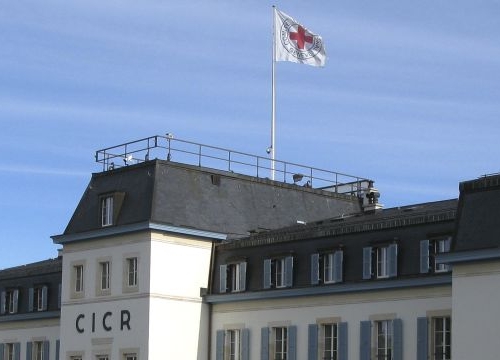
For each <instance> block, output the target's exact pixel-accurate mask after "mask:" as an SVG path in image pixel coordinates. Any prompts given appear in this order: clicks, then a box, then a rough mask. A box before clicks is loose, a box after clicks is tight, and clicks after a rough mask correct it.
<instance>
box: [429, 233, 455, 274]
mask: <svg viewBox="0 0 500 360" xmlns="http://www.w3.org/2000/svg"><path fill="white" fill-rule="evenodd" d="M450 246H451V236H448V237H445V238H439V239H435V240H432V250H433V254H432V255H433V263H434V264H433V267H432V268H433V270H434V272H435V273H444V272H448V271H450V270H451V268H450V265H448V264H438V263H437V261H436V256H438V255H440V254H445V253H448V252H449V251H450Z"/></svg>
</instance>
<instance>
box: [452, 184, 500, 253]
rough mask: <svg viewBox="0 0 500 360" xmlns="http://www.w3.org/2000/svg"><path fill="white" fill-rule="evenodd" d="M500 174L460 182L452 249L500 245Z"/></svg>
mask: <svg viewBox="0 0 500 360" xmlns="http://www.w3.org/2000/svg"><path fill="white" fill-rule="evenodd" d="M499 215H500V175H493V176H485V177H481V178H479V179H476V180H470V181H465V182H462V183H460V199H459V205H458V219H457V229H456V234H455V239H454V244H453V248H452V250H453V251H455V252H459V251H472V250H481V249H492V248H498V247H499V246H500V226H499V219H500V216H499Z"/></svg>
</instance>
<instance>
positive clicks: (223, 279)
mask: <svg viewBox="0 0 500 360" xmlns="http://www.w3.org/2000/svg"><path fill="white" fill-rule="evenodd" d="M219 270H220V275H219V280H220V281H219V292H220V293H225V292H226V291H227V265H221V266H219Z"/></svg>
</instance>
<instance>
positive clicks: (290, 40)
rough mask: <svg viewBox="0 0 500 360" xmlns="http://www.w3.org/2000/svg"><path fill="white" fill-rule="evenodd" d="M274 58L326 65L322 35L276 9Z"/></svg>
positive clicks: (313, 64) (276, 59)
mask: <svg viewBox="0 0 500 360" xmlns="http://www.w3.org/2000/svg"><path fill="white" fill-rule="evenodd" d="M274 46H275V52H274V60H275V61H291V62H295V63H299V64H307V65H312V66H325V62H326V53H325V46H324V45H323V39H322V38H321V36H319V35H316V34H314V33H312V32H311V31H309V30H307V29H306V28H305V27H304V26H302V25H301V24H299V23H298V22H297V21H295V20H294V19H293V18H291V17H290V16H288V15H286V14H285V13H282V12H281V11H279V10H278V9H276V8H275V9H274Z"/></svg>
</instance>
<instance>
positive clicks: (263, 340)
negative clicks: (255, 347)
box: [260, 327, 269, 360]
mask: <svg viewBox="0 0 500 360" xmlns="http://www.w3.org/2000/svg"><path fill="white" fill-rule="evenodd" d="M260 360H269V328H268V327H263V328H262V329H261V330H260Z"/></svg>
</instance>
